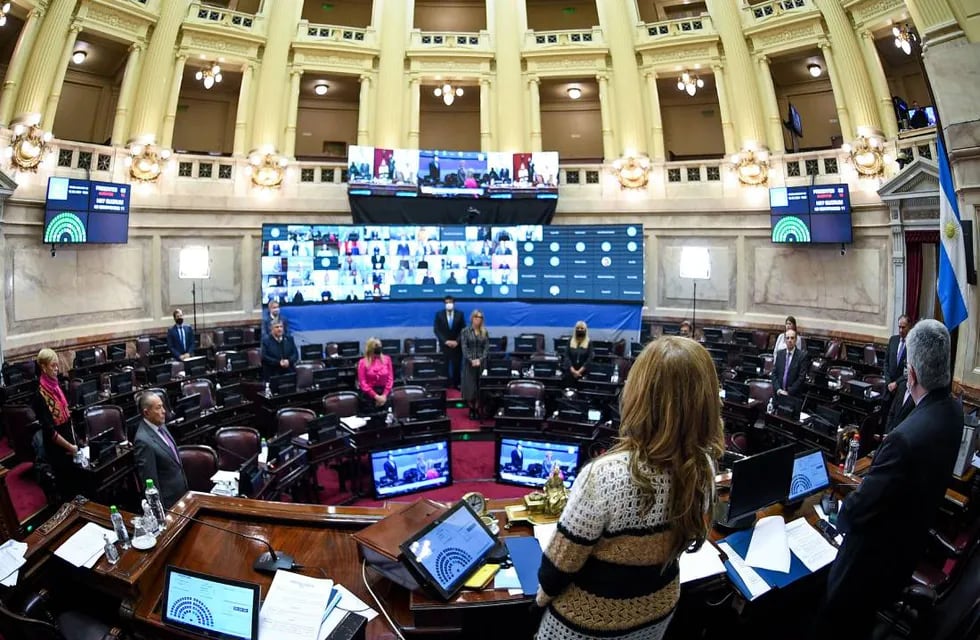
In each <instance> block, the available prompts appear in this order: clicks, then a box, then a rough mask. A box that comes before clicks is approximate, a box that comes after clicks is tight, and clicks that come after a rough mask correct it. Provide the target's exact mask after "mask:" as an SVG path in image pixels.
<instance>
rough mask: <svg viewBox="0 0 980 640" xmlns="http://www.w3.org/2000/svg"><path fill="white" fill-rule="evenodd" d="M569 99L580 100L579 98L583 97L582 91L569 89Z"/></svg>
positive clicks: (574, 88) (576, 88)
mask: <svg viewBox="0 0 980 640" xmlns="http://www.w3.org/2000/svg"><path fill="white" fill-rule="evenodd" d="M568 97H569V98H571V99H572V100H578V99H579V98H581V97H582V90H581V89H579V88H578V87H569V88H568Z"/></svg>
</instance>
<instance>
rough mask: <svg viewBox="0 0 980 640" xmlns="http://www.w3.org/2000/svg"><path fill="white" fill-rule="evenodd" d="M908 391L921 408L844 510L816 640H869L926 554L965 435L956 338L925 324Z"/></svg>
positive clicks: (913, 352) (916, 333)
mask: <svg viewBox="0 0 980 640" xmlns="http://www.w3.org/2000/svg"><path fill="white" fill-rule="evenodd" d="M906 343H907V346H906V348H907V350H908V389H909V393H910V395H911V396H912V400H913V402H915V408H914V409H913V410H912V412H911V413H910V414H909V416H908V417H907V418H905V420H903V421H902V423H901V424H899V425H898V426H897V427H895V429H894V430H892V432H891V433H889V434H888V436H886V437H885V439H884V441H883V442H882V444H881V446H880V447H878V451H877V453H876V454H875V457H874V462H872V464H871V467H870V468H869V469H868V472H867V474H865V476H864V479H863V480H862V481H861V483H860V485H859V486H858V488H857V490H856V491H854V492H853V493H851V494H850V495H849V496H847V498H846V499H845V500H844V502H843V504H842V505H841V510H840V514H839V515H838V516H837V527H838V528H839V529H840V530H841V532H842V533H844V534H846V537H845V538H844V543H843V544H842V545H841V548H840V552H839V553H838V554H837V559H836V560H835V561H834V564H833V565H832V566H831V569H830V575H829V577H828V578H827V600H826V602H825V603H824V607H823V611H822V612H820V614H819V615H818V617H817V620H816V622H817V625H816V626H817V627H818V630H817V632H816V633H815V634H814V635H813V636H812V637H814V638H818V637H819V638H828V637H835V636H837V635H839V632H840V630H841V629H846V630H847V633H846V635H847V637H848V638H855V639H858V638H867V637H869V635H870V633H871V629H872V627H873V626H874V623H875V612H876V611H877V610H878V609H880V608H881V607H883V606H886V605H888V604H890V603H892V602H894V601H895V600H897V598H898V596H899V595H900V593H901V591H902V589H903V588H904V587H905V586H906V585H908V584H909V582H910V581H911V579H912V570H913V569H914V568H915V565H916V563H918V561H919V558H920V557H921V556H922V554H923V551H925V548H926V545H927V543H928V537H929V529H930V528H931V527H932V525H933V523H934V522H935V519H936V514H937V513H938V511H939V507H940V505H941V504H942V502H943V500H944V496H945V494H946V487H947V486H948V485H949V481H950V478H951V477H952V474H953V464H954V463H955V461H956V454H957V452H958V451H959V446H960V438H961V436H962V433H963V408H962V407H961V406H960V404H959V403H958V402H957V401H956V400H955V399H954V398H953V397H952V396H951V395H950V367H949V360H950V353H949V332H948V331H947V330H946V327H944V326H943V325H942V323H940V322H937V321H936V320H922V321H920V322H919V323H918V324H916V325H915V327H914V328H913V329H912V330H911V331H910V332H909V334H908V340H907V341H906Z"/></svg>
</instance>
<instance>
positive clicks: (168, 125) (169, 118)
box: [160, 53, 187, 149]
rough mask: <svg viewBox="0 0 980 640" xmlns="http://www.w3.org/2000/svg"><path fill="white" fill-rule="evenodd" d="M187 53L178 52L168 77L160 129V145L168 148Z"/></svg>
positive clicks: (172, 136)
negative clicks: (164, 109) (168, 84)
mask: <svg viewBox="0 0 980 640" xmlns="http://www.w3.org/2000/svg"><path fill="white" fill-rule="evenodd" d="M186 62H187V55H186V54H183V53H182V54H180V55H178V56H177V58H176V59H175V60H174V63H173V75H172V76H171V78H170V91H169V93H168V97H167V102H166V111H165V112H164V116H163V126H162V127H161V129H160V146H161V147H163V148H164V149H169V148H170V147H171V145H173V142H174V124H175V123H176V122H177V103H178V102H179V100H180V85H181V83H182V82H183V81H184V63H186Z"/></svg>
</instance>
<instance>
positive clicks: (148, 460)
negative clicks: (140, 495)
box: [133, 392, 187, 509]
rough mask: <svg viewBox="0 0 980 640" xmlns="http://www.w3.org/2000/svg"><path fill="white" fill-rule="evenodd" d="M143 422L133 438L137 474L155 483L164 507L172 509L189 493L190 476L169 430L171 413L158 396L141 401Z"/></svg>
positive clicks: (144, 480)
mask: <svg viewBox="0 0 980 640" xmlns="http://www.w3.org/2000/svg"><path fill="white" fill-rule="evenodd" d="M139 408H140V413H142V414H143V420H142V422H140V424H139V427H138V428H137V429H136V436H135V437H134V438H133V453H134V456H135V458H136V472H137V474H139V478H140V482H141V484H143V485H145V484H146V481H147V480H153V484H154V486H156V488H157V489H158V490H159V491H160V500H161V501H162V502H163V506H164V508H167V509H169V508H170V507H172V506H173V504H174V503H175V502H177V501H178V500H180V499H181V498H182V497H183V495H184V494H185V493H187V477H186V476H185V475H184V467H183V465H181V463H180V454H179V453H178V452H177V443H176V442H175V441H174V439H173V437H172V436H171V435H170V432H169V431H167V427H166V426H165V425H166V421H167V410H166V409H165V408H164V406H163V401H162V400H161V399H160V396H158V395H157V394H156V393H152V392H145V393H143V394H142V395H141V396H140V398H139Z"/></svg>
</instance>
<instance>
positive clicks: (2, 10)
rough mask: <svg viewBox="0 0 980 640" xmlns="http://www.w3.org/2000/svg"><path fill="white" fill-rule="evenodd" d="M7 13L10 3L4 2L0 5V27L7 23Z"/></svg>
mask: <svg viewBox="0 0 980 640" xmlns="http://www.w3.org/2000/svg"><path fill="white" fill-rule="evenodd" d="M8 13H10V3H9V2H4V3H3V6H0V27H2V26H3V25H5V24H7V14H8Z"/></svg>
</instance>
